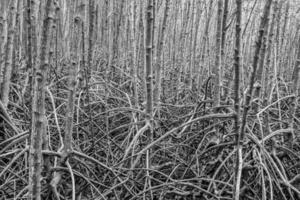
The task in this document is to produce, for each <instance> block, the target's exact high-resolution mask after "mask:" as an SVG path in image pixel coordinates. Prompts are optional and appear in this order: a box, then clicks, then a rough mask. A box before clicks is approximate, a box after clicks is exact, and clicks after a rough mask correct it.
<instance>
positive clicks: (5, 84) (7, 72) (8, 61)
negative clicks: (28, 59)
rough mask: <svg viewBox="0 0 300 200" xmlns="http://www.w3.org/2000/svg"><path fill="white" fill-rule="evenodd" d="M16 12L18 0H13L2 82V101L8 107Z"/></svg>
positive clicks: (9, 14) (9, 16)
mask: <svg viewBox="0 0 300 200" xmlns="http://www.w3.org/2000/svg"><path fill="white" fill-rule="evenodd" d="M16 13H17V0H11V2H10V5H9V12H8V13H7V16H8V32H7V36H6V37H7V39H6V45H5V46H6V49H5V57H4V71H3V81H2V83H1V101H2V103H3V106H4V107H7V104H8V101H9V100H8V98H9V91H10V83H11V75H12V68H13V59H14V58H13V46H14V35H15V31H16V30H15V27H16Z"/></svg>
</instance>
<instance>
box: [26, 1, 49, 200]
mask: <svg viewBox="0 0 300 200" xmlns="http://www.w3.org/2000/svg"><path fill="white" fill-rule="evenodd" d="M52 4H53V1H52V0H47V2H46V7H45V16H44V21H43V26H42V35H41V47H40V55H39V65H38V68H37V73H36V77H34V78H35V86H34V97H33V98H34V99H33V110H32V112H33V113H34V114H33V122H34V124H33V125H32V126H33V127H32V131H33V132H32V135H31V146H30V155H29V156H30V157H29V197H30V199H33V200H40V199H41V182H40V181H41V171H42V169H41V168H42V138H43V135H44V134H45V133H44V131H45V84H46V78H47V68H48V65H49V63H48V61H47V59H46V58H47V55H48V52H49V41H50V40H49V33H50V28H51V24H52V20H53V5H52Z"/></svg>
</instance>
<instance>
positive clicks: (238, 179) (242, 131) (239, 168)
mask: <svg viewBox="0 0 300 200" xmlns="http://www.w3.org/2000/svg"><path fill="white" fill-rule="evenodd" d="M271 4H272V0H267V2H266V4H265V7H264V12H263V17H262V19H261V23H260V27H259V32H258V38H257V42H256V48H255V53H254V60H253V66H252V70H253V71H252V74H251V77H250V83H249V90H248V92H247V95H246V101H245V105H244V112H243V116H242V124H241V128H240V132H239V134H238V139H237V142H238V144H237V147H238V148H239V149H238V159H237V160H238V163H237V171H236V185H235V194H234V197H233V199H235V200H239V195H240V194H239V193H240V184H241V179H242V177H241V176H242V167H243V158H242V144H243V140H244V136H245V128H246V121H247V115H248V111H249V109H250V103H251V98H252V92H253V88H254V81H255V77H256V70H257V65H258V61H259V53H260V49H261V45H262V40H263V36H264V32H265V27H266V25H267V24H268V18H269V14H270V9H271ZM237 6H239V7H240V10H241V1H240V0H239V1H238V0H237ZM238 76H239V75H238ZM235 92H238V90H236V91H235ZM237 97H238V96H237V95H235V98H236V99H235V103H237V100H238V98H237ZM237 107H238V106H237V105H236V109H237ZM237 120H239V119H236V121H237ZM235 123H238V122H235ZM235 127H236V128H238V125H235ZM236 131H237V130H236Z"/></svg>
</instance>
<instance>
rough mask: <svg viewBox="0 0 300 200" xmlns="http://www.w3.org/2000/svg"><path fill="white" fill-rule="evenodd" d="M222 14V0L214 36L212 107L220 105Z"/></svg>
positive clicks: (221, 0) (219, 2)
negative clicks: (214, 56) (214, 55)
mask: <svg viewBox="0 0 300 200" xmlns="http://www.w3.org/2000/svg"><path fill="white" fill-rule="evenodd" d="M222 13H223V0H219V1H218V16H217V35H216V58H215V66H214V68H213V78H214V79H213V80H214V105H215V106H219V105H220V89H221V44H222Z"/></svg>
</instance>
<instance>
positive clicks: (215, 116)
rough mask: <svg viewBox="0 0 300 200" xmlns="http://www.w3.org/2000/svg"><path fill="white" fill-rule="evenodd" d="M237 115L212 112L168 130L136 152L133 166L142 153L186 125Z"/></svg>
mask: <svg viewBox="0 0 300 200" xmlns="http://www.w3.org/2000/svg"><path fill="white" fill-rule="evenodd" d="M234 116H235V114H234V113H226V114H210V115H205V116H201V117H198V118H195V119H193V120H189V121H188V122H186V123H184V124H182V125H180V126H178V127H176V128H173V129H172V130H170V131H168V132H166V133H165V134H164V135H162V136H161V137H159V138H157V139H156V140H154V141H153V142H151V143H150V144H148V145H147V146H146V147H145V148H143V149H142V150H141V151H140V152H138V153H137V154H135V155H136V156H138V157H137V158H136V160H135V162H134V164H133V165H132V167H131V168H134V167H135V166H136V164H137V162H138V161H139V159H140V157H141V155H142V154H143V153H145V152H146V151H147V150H148V149H150V148H151V147H153V146H154V145H156V144H157V143H159V142H160V141H162V140H163V139H165V138H166V137H168V136H170V135H171V134H172V133H174V132H178V131H179V129H181V128H184V127H185V126H188V125H190V124H193V123H195V122H198V121H203V120H208V119H223V118H233V117H234Z"/></svg>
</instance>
